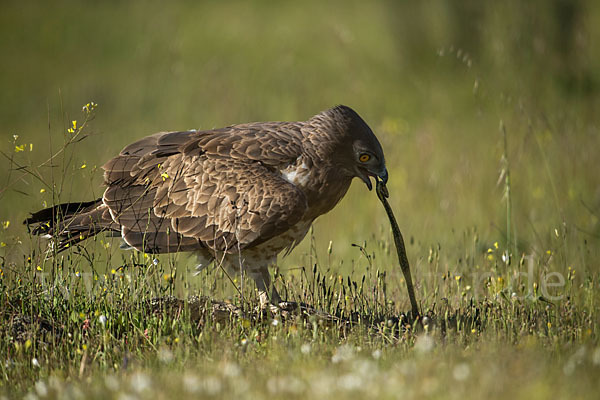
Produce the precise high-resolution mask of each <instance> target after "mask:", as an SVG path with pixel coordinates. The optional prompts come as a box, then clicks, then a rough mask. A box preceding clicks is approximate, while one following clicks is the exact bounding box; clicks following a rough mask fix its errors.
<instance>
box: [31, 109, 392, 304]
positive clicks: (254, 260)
mask: <svg viewBox="0 0 600 400" xmlns="http://www.w3.org/2000/svg"><path fill="white" fill-rule="evenodd" d="M103 169H104V171H105V172H104V180H105V184H106V186H107V189H106V191H105V192H104V195H103V197H102V198H101V199H98V200H95V201H93V202H88V203H81V204H74V203H70V204H66V205H60V206H56V207H54V208H50V209H46V210H42V211H40V212H37V213H35V214H33V215H32V216H31V218H29V219H28V220H27V221H26V223H28V224H29V225H33V226H34V230H33V232H34V233H38V234H40V233H45V234H49V235H56V236H58V237H59V244H58V246H59V250H62V249H64V248H66V247H68V246H70V245H73V244H76V243H78V242H80V241H81V240H83V239H85V238H88V237H90V236H93V235H96V234H98V233H100V232H103V231H112V232H118V233H120V234H121V236H122V238H123V240H124V241H125V242H126V243H127V245H128V246H130V247H133V248H135V249H137V250H140V251H144V252H148V253H169V252H177V251H196V252H197V253H198V255H199V257H200V260H201V264H202V266H206V265H207V264H209V263H210V262H211V261H214V260H219V262H221V260H222V262H223V263H224V266H225V267H227V268H229V269H230V270H232V272H233V271H238V270H239V260H240V254H241V259H242V265H243V268H244V269H245V270H247V271H248V273H249V274H250V275H251V276H252V277H253V278H254V280H255V281H256V283H257V287H258V289H259V292H260V294H261V300H262V301H263V302H265V301H266V299H267V297H266V291H267V288H268V287H269V286H270V279H269V274H268V266H269V265H270V264H272V263H274V262H275V261H276V257H277V254H279V253H280V252H281V251H283V250H287V251H290V250H291V249H292V248H293V247H294V246H295V245H296V244H298V243H299V242H300V241H301V240H302V238H303V237H304V236H305V235H306V232H307V231H308V229H309V227H310V225H311V224H312V222H313V221H314V219H315V218H317V217H318V216H319V215H322V214H324V213H326V212H328V211H330V210H331V209H332V208H333V207H334V206H335V205H336V204H337V203H338V202H339V201H340V200H341V199H342V197H343V196H344V195H345V194H346V191H347V190H348V188H349V186H350V183H351V181H352V179H353V178H354V177H360V178H361V179H362V180H363V181H364V182H365V183H366V184H367V186H368V187H369V189H371V181H370V176H378V177H380V178H382V179H384V180H387V171H386V169H385V159H384V156H383V151H382V149H381V145H380V144H379V142H378V141H377V138H376V137H375V135H374V134H373V132H372V131H371V129H370V128H369V127H368V126H367V124H366V123H365V122H364V121H363V120H362V119H361V118H360V117H359V116H358V114H357V113H356V112H354V111H353V110H352V109H350V108H349V107H346V106H338V107H334V108H332V109H329V110H327V111H324V112H322V113H320V114H317V115H315V116H314V117H312V118H311V119H309V120H308V121H304V122H258V123H249V124H241V125H233V126H230V127H227V128H222V129H216V130H210V131H194V130H192V131H184V132H162V133H157V134H155V135H152V136H148V137H145V138H143V139H141V140H139V141H137V142H135V143H133V144H131V145H129V146H127V147H125V148H124V149H123V150H122V151H121V153H120V154H119V155H118V156H116V157H115V158H113V159H112V160H110V161H109V162H107V163H106V164H105V165H104V166H103ZM272 301H279V296H278V295H277V293H276V291H274V292H273V297H272Z"/></svg>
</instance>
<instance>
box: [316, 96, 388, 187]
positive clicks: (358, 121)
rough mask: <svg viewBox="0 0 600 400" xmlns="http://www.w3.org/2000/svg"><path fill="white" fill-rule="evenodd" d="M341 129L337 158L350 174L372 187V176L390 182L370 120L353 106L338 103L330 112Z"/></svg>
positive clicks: (381, 150) (338, 128)
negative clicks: (367, 121)
mask: <svg viewBox="0 0 600 400" xmlns="http://www.w3.org/2000/svg"><path fill="white" fill-rule="evenodd" d="M326 112H327V113H329V115H330V116H331V118H332V119H333V120H334V121H335V125H336V128H337V130H338V135H339V136H338V138H339V140H340V143H339V145H340V146H339V152H336V154H335V155H334V158H335V159H336V161H337V164H338V165H339V166H340V168H342V169H343V170H344V171H345V172H346V173H347V174H349V175H350V176H352V177H358V178H360V179H362V180H363V182H365V184H366V185H367V187H368V188H369V190H371V189H372V188H373V184H372V183H371V177H374V178H375V179H377V178H379V179H381V180H382V181H383V182H384V183H387V180H388V172H387V169H386V167H385V157H384V155H383V149H382V148H381V144H380V143H379V140H377V137H375V134H374V133H373V131H372V130H371V128H369V126H368V125H367V123H366V122H365V121H364V120H363V119H362V118H361V117H360V116H359V115H358V114H357V113H356V112H355V111H354V110H352V109H351V108H350V107H346V106H337V107H334V108H332V109H330V110H328V111H326Z"/></svg>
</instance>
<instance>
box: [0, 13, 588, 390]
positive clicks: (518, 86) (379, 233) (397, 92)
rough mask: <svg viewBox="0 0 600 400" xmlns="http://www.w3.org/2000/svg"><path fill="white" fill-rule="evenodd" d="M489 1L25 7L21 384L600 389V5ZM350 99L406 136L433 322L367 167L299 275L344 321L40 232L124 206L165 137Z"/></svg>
mask: <svg viewBox="0 0 600 400" xmlns="http://www.w3.org/2000/svg"><path fill="white" fill-rule="evenodd" d="M476 3H477V4H475V3H474V4H471V3H470V2H461V3H456V4H454V3H453V5H448V4H446V2H442V1H433V2H429V3H427V4H423V5H421V4H420V3H398V5H396V4H395V3H392V2H389V3H384V2H369V3H368V4H367V3H363V2H344V3H343V4H344V6H342V5H341V4H342V3H337V2H329V3H327V4H325V5H324V4H321V3H320V2H305V3H303V4H302V5H298V4H294V3H278V4H277V5H273V4H270V3H267V2H257V3H255V4H254V5H252V6H250V5H247V4H246V3H242V2H237V3H236V2H227V3H222V2H221V3H207V4H195V3H194V4H187V3H184V2H181V3H176V2H173V3H169V5H164V4H160V3H158V2H154V1H149V2H145V3H128V4H118V5H117V4H104V3H99V4H91V3H90V4H88V3H81V2H72V1H64V2H60V3H58V4H56V5H54V6H53V7H51V8H50V7H48V6H47V5H45V3H41V2H40V3H39V4H34V3H31V4H28V5H21V4H19V3H14V4H13V3H10V2H9V3H7V4H5V5H3V12H2V13H0V34H2V37H3V38H5V40H3V41H2V43H1V44H0V51H1V52H2V54H3V58H4V59H5V60H8V61H7V62H4V63H2V64H1V65H0V85H1V86H2V88H3V91H2V92H1V93H0V123H1V129H2V136H1V139H2V143H1V144H0V150H1V151H2V154H1V155H0V157H2V160H3V161H2V163H3V167H2V168H1V169H0V182H2V184H0V222H1V223H2V226H1V227H0V245H1V246H2V247H0V269H1V272H0V296H1V298H0V304H1V306H0V361H1V363H0V397H9V398H12V397H22V396H29V397H30V398H33V397H34V396H36V397H39V398H65V397H69V398H78V397H86V398H106V397H123V398H127V397H130V398H143V397H157V398H170V397H175V396H182V397H183V396H185V397H192V396H194V397H213V398H231V397H233V396H236V397H246V398H265V397H271V398H283V397H285V398H304V397H308V396H312V397H316V398H331V397H334V396H343V397H345V398H346V397H347V398H353V397H355V398H364V397H365V396H367V395H368V396H370V397H374V398H392V397H394V398H396V397H401V396H402V397H409V398H416V397H425V396H427V397H437V398H482V397H486V398H492V399H494V398H506V397H509V396H510V397H514V398H527V399H531V398H548V397H549V396H555V397H558V398H594V396H595V394H596V393H597V392H598V389H599V383H598V380H597V376H598V373H599V372H600V341H599V328H600V319H599V316H598V309H599V302H600V296H599V294H598V293H599V290H598V289H599V287H598V285H599V279H600V272H599V270H598V263H599V262H600V246H599V238H600V224H599V221H598V218H599V214H600V211H599V210H600V200H599V197H598V187H600V180H599V175H598V174H597V172H596V170H597V149H598V148H599V146H600V135H598V130H599V126H600V124H599V120H598V117H597V115H596V114H597V113H596V110H597V106H598V103H599V102H598V99H599V98H600V96H598V93H599V91H598V82H600V77H599V76H598V71H600V55H599V54H598V51H597V50H596V49H595V48H594V47H593V46H591V45H590V43H593V41H594V39H595V38H597V37H599V35H600V32H598V28H597V26H599V25H598V24H597V23H596V21H597V19H598V17H599V16H600V8H599V7H598V6H597V5H595V4H594V2H581V3H577V4H579V6H578V7H581V8H580V9H577V7H575V9H574V11H573V10H571V11H573V13H574V14H573V15H574V17H573V18H574V19H573V21H575V22H573V21H571V22H572V24H571V25H570V24H569V22H568V21H566V20H561V19H560V18H559V17H557V15H562V16H563V17H562V18H565V17H564V16H565V15H567V14H566V13H565V12H560V13H556V14H555V13H554V11H555V10H556V9H557V8H555V7H560V4H562V3H561V2H552V5H551V6H547V3H546V2H543V1H533V2H529V3H528V4H525V5H524V4H521V2H506V3H504V4H502V5H480V4H479V2H476ZM563 6H564V4H563ZM569 15H570V14H569ZM507 21H511V23H510V24H509V23H507ZM569 26H571V27H572V31H569V30H568V27H569ZM307 27H310V29H308V28H307ZM569 38H574V39H573V40H572V41H570V40H571V39H569ZM90 101H94V102H95V103H97V104H98V106H97V108H95V110H93V112H88V111H86V110H82V106H83V105H85V104H88V103H89V102H90ZM337 103H346V104H348V105H350V106H353V107H354V108H355V109H356V110H357V111H358V112H359V113H360V114H361V115H362V116H363V118H365V119H366V120H367V122H368V123H369V124H370V126H371V127H372V128H373V129H374V131H375V132H376V134H377V135H378V137H379V138H380V140H381V142H382V144H383V148H384V151H385V154H386V158H387V164H388V169H389V171H390V182H389V184H388V186H389V189H390V203H391V205H392V207H393V209H394V212H395V214H396V218H397V219H398V222H399V224H400V227H401V229H402V232H403V235H404V238H405V240H406V246H407V252H408V256H409V260H410V262H411V266H412V274H413V279H414V280H415V283H416V285H415V286H416V291H417V298H418V300H419V302H420V306H421V309H422V311H423V312H424V313H425V314H426V315H427V319H426V321H425V322H426V323H425V326H424V327H423V328H422V329H421V328H416V327H413V326H409V323H408V322H409V321H407V320H406V319H405V317H404V313H405V312H407V311H408V310H409V308H410V307H409V303H408V298H407V295H406V293H405V285H404V281H403V278H402V274H401V272H400V269H399V266H398V265H397V258H396V255H395V249H394V247H393V246H394V244H393V239H392V235H391V231H390V229H389V224H388V222H387V219H386V216H385V213H384V211H383V208H382V207H381V206H380V204H379V202H378V201H377V199H376V196H375V194H374V193H369V192H367V191H366V190H365V188H364V185H362V184H359V183H355V184H354V185H353V186H352V188H351V190H350V192H349V193H348V194H347V196H346V198H345V199H344V200H343V201H342V203H341V204H340V205H339V206H338V207H337V208H336V209H335V210H334V211H332V212H331V213H329V214H327V215H325V216H323V217H321V218H320V219H319V220H317V223H316V224H315V226H314V228H313V230H311V232H310V234H309V236H308V237H307V238H306V239H305V240H304V242H303V243H301V245H300V246H299V247H298V248H297V249H296V250H295V251H294V252H293V253H292V254H291V255H290V256H289V257H288V258H286V259H284V260H281V261H280V263H279V266H278V268H277V269H276V270H274V271H273V274H274V278H275V282H276V285H277V286H278V289H279V292H280V293H281V294H282V295H283V296H284V297H286V298H288V299H290V300H294V301H300V302H304V303H307V304H310V305H312V306H314V307H315V308H316V309H317V310H320V311H321V312H323V313H327V314H331V315H334V316H336V317H337V318H338V319H333V320H331V319H330V318H326V317H324V316H322V315H321V316H319V315H288V314H283V315H265V316H261V315H259V313H257V312H256V310H255V306H256V299H255V294H254V287H253V285H252V284H251V282H247V281H246V280H243V281H242V279H241V278H240V277H237V278H236V281H235V285H237V286H242V285H243V287H244V293H245V294H246V297H245V299H244V300H242V298H241V297H240V295H239V292H238V291H237V290H236V289H235V288H234V286H233V285H232V284H231V283H230V282H229V280H228V279H227V278H226V277H225V276H223V273H222V272H221V271H219V270H207V271H204V272H203V273H202V274H201V275H200V276H193V271H194V269H193V265H194V263H193V259H191V257H189V256H188V255H185V254H175V255H161V256H157V257H155V256H151V255H144V254H140V253H135V252H125V251H122V250H119V249H118V246H119V241H118V240H117V239H114V238H108V237H104V236H101V237H97V238H95V239H92V240H89V241H88V242H87V243H86V244H85V246H84V247H78V248H74V249H71V250H69V251H66V252H64V253H61V254H60V255H57V256H54V257H48V256H47V255H46V249H47V243H46V242H45V241H44V240H41V239H39V238H37V237H31V236H29V235H28V233H27V231H26V229H25V227H24V226H22V225H21V224H20V222H21V221H22V220H23V219H25V217H26V216H27V215H28V213H29V212H31V211H35V210H37V209H39V208H41V207H42V206H44V204H45V205H51V204H53V203H56V202H59V201H76V200H89V199H91V198H95V197H99V196H100V195H101V190H102V189H101V181H102V179H101V172H100V171H99V166H100V165H102V163H103V162H104V161H105V160H107V159H108V158H109V157H111V156H112V155H114V154H115V153H116V152H118V151H119V150H120V149H121V148H122V147H123V146H124V145H126V144H128V143H131V142H132V141H134V140H135V139H137V138H139V137H142V136H144V135H146V134H150V133H153V132H156V131H159V130H165V129H187V128H191V127H195V128H212V127H219V126H224V125H228V124H232V123H237V122H247V121H253V120H254V121H256V120H297V119H305V118H308V117H309V116H310V115H312V114H314V113H316V112H318V111H320V110H322V109H324V108H326V107H329V106H332V105H334V104H337ZM72 121H77V123H76V124H75V126H74V125H73V122H72ZM499 126H500V129H499ZM70 129H71V130H72V132H69V130H70ZM13 135H16V136H13ZM508 161H510V164H509V162H508ZM353 244H355V246H353ZM202 296H206V297H207V298H210V299H213V300H221V301H224V302H226V304H225V305H224V304H222V303H215V304H214V305H213V304H208V303H206V297H202ZM219 307H221V308H219ZM226 307H229V308H230V309H232V310H233V311H234V312H233V313H232V314H229V313H228V312H224V311H223V309H224V308H226ZM219 310H220V311H219Z"/></svg>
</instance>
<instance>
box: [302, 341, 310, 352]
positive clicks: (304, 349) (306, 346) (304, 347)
mask: <svg viewBox="0 0 600 400" xmlns="http://www.w3.org/2000/svg"><path fill="white" fill-rule="evenodd" d="M310 348H311V346H310V343H304V344H303V345H302V346H301V347H300V352H302V354H308V353H310Z"/></svg>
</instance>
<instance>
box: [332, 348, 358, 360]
mask: <svg viewBox="0 0 600 400" xmlns="http://www.w3.org/2000/svg"><path fill="white" fill-rule="evenodd" d="M353 357H354V348H353V347H352V346H350V345H341V346H340V347H338V348H337V349H335V353H334V354H333V356H332V357H331V361H332V362H333V363H336V364H337V363H339V362H342V361H348V360H351V359H352V358H353Z"/></svg>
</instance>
